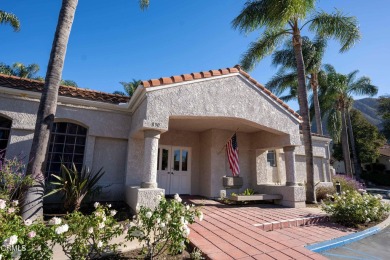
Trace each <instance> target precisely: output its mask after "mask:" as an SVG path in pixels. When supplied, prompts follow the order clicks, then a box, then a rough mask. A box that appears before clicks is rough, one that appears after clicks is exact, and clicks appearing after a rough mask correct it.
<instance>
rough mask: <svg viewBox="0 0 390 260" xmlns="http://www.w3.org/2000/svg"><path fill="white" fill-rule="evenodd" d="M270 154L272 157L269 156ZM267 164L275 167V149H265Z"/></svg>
mask: <svg viewBox="0 0 390 260" xmlns="http://www.w3.org/2000/svg"><path fill="white" fill-rule="evenodd" d="M270 156H272V158H271V157H270ZM267 164H268V165H269V166H271V167H277V166H278V164H277V160H276V150H268V151H267Z"/></svg>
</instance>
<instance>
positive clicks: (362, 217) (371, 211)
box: [322, 190, 390, 227]
mask: <svg viewBox="0 0 390 260" xmlns="http://www.w3.org/2000/svg"><path fill="white" fill-rule="evenodd" d="M322 209H323V210H324V211H325V212H326V213H328V214H330V215H331V217H332V218H333V219H334V220H335V221H336V222H337V223H340V224H342V225H345V226H350V227H356V226H357V225H358V224H365V223H369V222H373V221H378V220H381V219H382V218H383V217H384V215H385V214H387V213H388V212H389V211H390V205H388V204H387V203H384V202H382V197H381V196H380V195H375V196H374V195H370V194H367V193H363V194H360V193H359V192H357V191H355V190H352V191H350V190H346V191H343V192H341V194H340V195H338V194H334V195H331V196H329V199H328V200H326V201H324V202H323V204H322Z"/></svg>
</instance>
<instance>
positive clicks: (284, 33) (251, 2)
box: [233, 0, 360, 202]
mask: <svg viewBox="0 0 390 260" xmlns="http://www.w3.org/2000/svg"><path fill="white" fill-rule="evenodd" d="M315 2H316V1H315V0H297V1H289V0H280V1H273V0H248V1H247V2H246V4H245V7H244V9H243V10H242V11H241V13H240V14H239V15H238V16H237V17H236V18H235V19H234V20H233V27H234V28H238V29H239V30H240V31H242V32H245V33H250V32H253V31H255V30H257V29H260V28H263V29H264V32H263V34H262V35H261V37H260V38H259V39H258V40H257V41H256V42H253V43H251V44H250V47H249V49H248V51H247V52H246V53H244V55H243V57H242V59H241V65H242V66H243V68H244V69H247V70H249V69H253V67H254V66H255V64H256V63H258V62H259V61H260V60H261V59H262V58H264V57H265V56H267V55H269V54H271V53H272V52H273V51H274V50H275V48H276V47H278V46H279V45H280V44H281V43H282V42H283V41H284V39H286V37H288V36H289V37H291V38H290V39H291V42H292V45H293V46H294V54H295V61H296V69H297V76H298V86H297V87H298V88H297V90H298V97H299V98H298V103H299V111H300V114H301V116H302V118H303V122H302V132H303V142H304V145H305V155H306V179H307V185H306V200H307V201H309V202H316V199H315V194H314V163H313V147H312V137H311V129H310V116H309V106H308V101H307V90H306V83H305V81H306V76H305V64H304V61H303V55H302V37H301V31H302V29H303V28H305V27H307V26H308V29H309V30H310V31H312V32H314V33H315V34H316V35H319V36H320V37H324V38H325V39H326V38H330V37H332V38H335V39H337V40H338V41H339V42H340V43H341V45H342V47H341V49H340V51H341V52H343V51H346V50H348V49H349V48H351V47H352V46H353V45H354V44H355V43H356V42H357V41H358V40H359V39H360V32H359V29H358V25H357V20H356V18H355V17H348V16H345V15H343V14H342V13H341V12H338V11H337V12H335V13H333V14H327V13H325V12H323V11H321V12H314V9H315ZM309 14H313V15H312V17H311V18H310V19H309V20H306V17H307V16H308V15H309Z"/></svg>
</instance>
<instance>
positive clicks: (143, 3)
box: [139, 0, 149, 10]
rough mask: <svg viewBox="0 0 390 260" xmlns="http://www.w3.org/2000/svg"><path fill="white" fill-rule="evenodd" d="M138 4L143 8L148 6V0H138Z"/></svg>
mask: <svg viewBox="0 0 390 260" xmlns="http://www.w3.org/2000/svg"><path fill="white" fill-rule="evenodd" d="M139 6H140V8H141V10H145V9H147V8H148V7H149V0H139Z"/></svg>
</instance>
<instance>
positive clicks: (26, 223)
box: [24, 218, 32, 226]
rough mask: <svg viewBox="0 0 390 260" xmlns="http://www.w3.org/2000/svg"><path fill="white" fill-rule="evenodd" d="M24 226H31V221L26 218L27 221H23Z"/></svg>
mask: <svg viewBox="0 0 390 260" xmlns="http://www.w3.org/2000/svg"><path fill="white" fill-rule="evenodd" d="M24 224H25V225H26V226H31V224H32V220H31V219H29V218H28V219H26V220H25V221H24Z"/></svg>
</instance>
